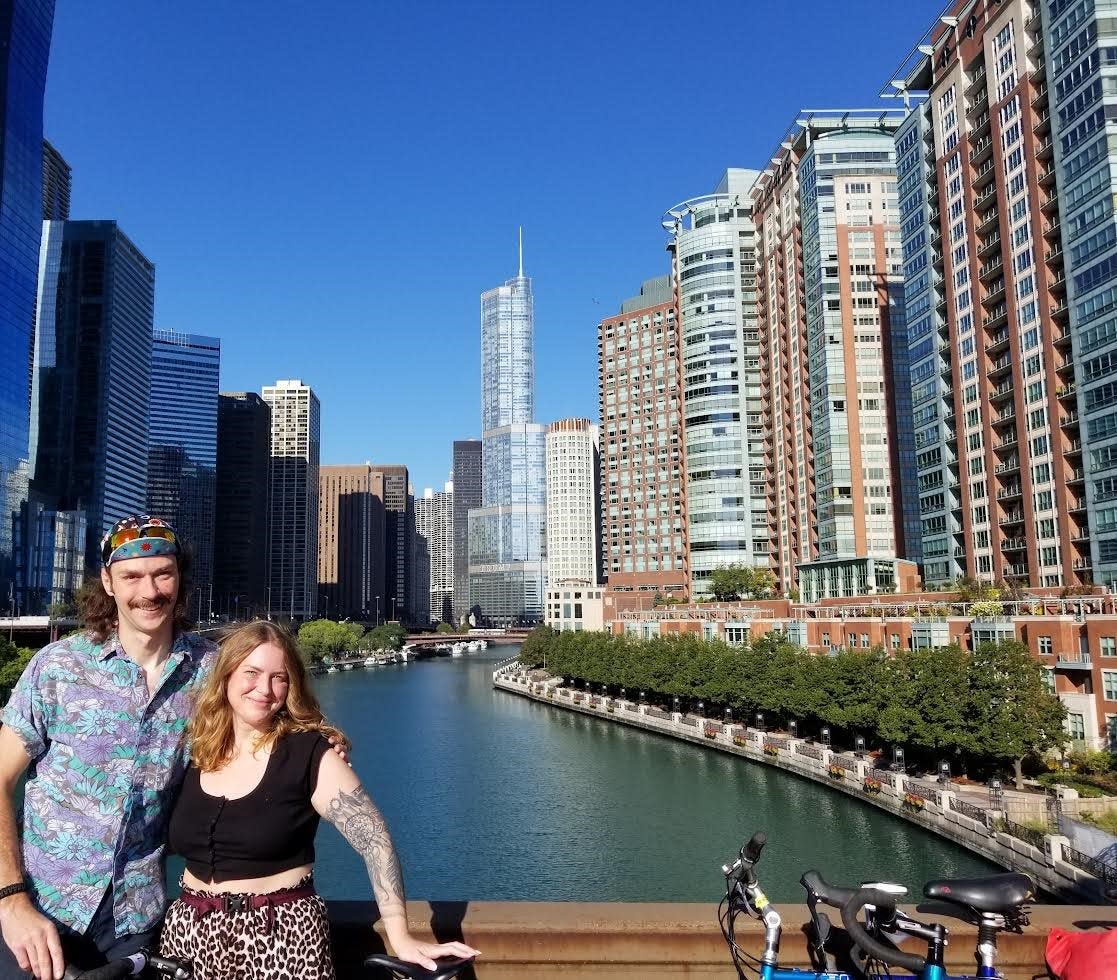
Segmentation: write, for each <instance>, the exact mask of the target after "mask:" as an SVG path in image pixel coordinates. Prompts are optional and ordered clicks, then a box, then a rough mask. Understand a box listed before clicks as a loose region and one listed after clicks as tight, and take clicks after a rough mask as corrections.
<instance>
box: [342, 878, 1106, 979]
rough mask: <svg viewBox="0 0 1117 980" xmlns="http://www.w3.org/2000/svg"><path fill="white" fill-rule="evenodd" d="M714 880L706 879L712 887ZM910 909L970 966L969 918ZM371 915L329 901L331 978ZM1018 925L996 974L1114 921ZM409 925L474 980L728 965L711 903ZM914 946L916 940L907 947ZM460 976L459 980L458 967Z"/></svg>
mask: <svg viewBox="0 0 1117 980" xmlns="http://www.w3.org/2000/svg"><path fill="white" fill-rule="evenodd" d="M716 884H717V883H716V882H715V883H714V885H715V887H716ZM777 908H778V909H779V912H780V915H781V916H782V917H783V920H784V933H783V943H782V948H781V962H782V963H783V964H784V965H786V966H789V967H800V968H806V967H807V966H808V965H809V963H808V959H807V951H806V942H805V935H804V933H803V924H804V923H805V922H806V920H807V911H806V908H805V907H804V906H802V905H780V906H777ZM906 908H907V909H908V911H909V912H911V913H912V914H913V915H916V916H923V917H929V918H940V919H942V920H943V921H945V922H947V924H948V925H949V928H950V935H951V942H950V945H949V946H948V947H947V969H948V971H949V972H950V973H952V974H968V973H972V972H974V959H973V950H974V944H975V941H976V928H975V927H974V926H972V925H970V924H968V923H964V922H962V921H961V920H956V919H952V918H946V917H944V916H940V915H937V914H936V913H935V912H934V911H931V910H927V911H919V908H918V907H916V906H906ZM375 916H376V910H375V906H374V905H373V904H372V903H361V902H331V903H330V920H331V928H332V930H333V942H334V949H335V962H336V963H337V966H338V977H339V980H358V978H365V980H369V978H371V977H372V975H371V974H369V973H367V972H364V971H362V970H361V969H360V962H361V960H362V959H363V957H364V956H366V955H367V954H368V953H370V952H372V951H373V950H374V949H382V948H383V943H382V941H381V939H380V937H379V935H378V934H377V933H376V932H374V930H373V929H371V928H370V923H371V922H372V921H373V919H374V917H375ZM1031 919H1032V922H1031V925H1030V926H1028V928H1027V929H1026V930H1025V932H1024V933H1023V934H1022V935H1014V934H1012V933H1003V934H1002V935H1001V937H1000V939H999V944H998V948H999V952H1000V955H999V959H998V963H999V965H1000V968H1001V971H1002V972H1003V974H1004V976H1005V980H1033V978H1035V977H1037V976H1039V977H1046V976H1047V972H1046V967H1045V965H1044V959H1043V950H1044V946H1045V944H1046V939H1047V933H1048V931H1049V930H1050V929H1051V928H1052V927H1054V926H1059V927H1062V928H1064V929H1088V928H1095V929H1102V928H1114V927H1117V909H1113V908H1099V907H1095V906H1068V905H1058V906H1056V905H1047V906H1037V907H1036V908H1035V909H1034V910H1033V911H1032V913H1031ZM411 920H412V930H413V931H414V932H415V934H416V935H425V936H432V937H436V938H438V939H440V940H448V939H454V938H461V939H464V940H465V941H466V942H467V943H469V944H470V945H472V946H474V947H476V948H477V949H480V950H481V952H482V956H481V958H480V959H479V960H478V961H477V966H476V969H475V970H474V971H473V977H474V978H475V980H505V978H507V980H512V978H518V980H533V978H536V977H538V978H549V977H556V976H560V975H561V976H563V977H578V978H579V980H640V978H645V977H682V976H685V977H688V978H703V980H705V978H711V980H712V978H719V980H731V978H735V977H736V974H735V973H734V971H733V967H732V964H731V963H730V960H729V951H728V949H727V948H726V945H725V942H724V941H723V939H722V937H721V932H720V930H719V929H718V921H717V907H716V905H714V904H709V905H705V904H628V903H574V902H431V903H424V902H421V901H414V900H413V901H412V902H411ZM737 935H738V939H739V941H743V943H742V944H743V945H744V946H745V948H747V949H749V950H750V951H751V952H753V953H757V954H758V953H759V952H760V951H761V950H762V948H763V930H762V928H761V927H760V925H759V924H758V923H756V922H754V921H753V920H751V919H747V918H746V917H744V916H742V917H741V918H739V919H738V932H737ZM911 949H912V950H913V951H915V950H917V949H918V944H916V945H913V946H912V947H911ZM466 980H469V975H468V971H467V974H466Z"/></svg>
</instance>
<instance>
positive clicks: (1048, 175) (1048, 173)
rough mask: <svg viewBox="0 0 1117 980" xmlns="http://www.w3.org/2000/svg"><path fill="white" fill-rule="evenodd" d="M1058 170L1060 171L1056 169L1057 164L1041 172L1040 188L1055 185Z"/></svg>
mask: <svg viewBox="0 0 1117 980" xmlns="http://www.w3.org/2000/svg"><path fill="white" fill-rule="evenodd" d="M1057 170H1058V167H1056V166H1055V164H1051V166H1049V167H1048V168H1047V169H1046V170H1042V171H1040V174H1039V184H1040V187H1050V186H1051V185H1052V184H1054V183H1055V172H1056V171H1057Z"/></svg>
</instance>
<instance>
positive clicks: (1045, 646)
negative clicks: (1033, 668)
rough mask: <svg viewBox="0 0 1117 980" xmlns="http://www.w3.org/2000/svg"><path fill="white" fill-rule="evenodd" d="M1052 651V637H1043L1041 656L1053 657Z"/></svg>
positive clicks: (1040, 641)
mask: <svg viewBox="0 0 1117 980" xmlns="http://www.w3.org/2000/svg"><path fill="white" fill-rule="evenodd" d="M1051 649H1052V648H1051V637H1049V636H1041V637H1040V638H1039V652H1040V656H1050V655H1051Z"/></svg>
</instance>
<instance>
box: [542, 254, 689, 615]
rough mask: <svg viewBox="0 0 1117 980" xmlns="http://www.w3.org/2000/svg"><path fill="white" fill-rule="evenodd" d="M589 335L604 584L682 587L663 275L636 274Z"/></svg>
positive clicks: (685, 576) (683, 514)
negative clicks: (635, 289)
mask: <svg viewBox="0 0 1117 980" xmlns="http://www.w3.org/2000/svg"><path fill="white" fill-rule="evenodd" d="M597 338H598V339H597V358H598V379H599V381H598V388H599V399H600V412H601V513H602V536H601V549H602V557H603V562H604V570H605V573H606V574H607V576H608V579H609V589H610V590H611V591H613V592H618V593H619V592H652V593H661V594H663V595H667V596H672V597H675V598H682V597H684V596H686V595H688V594H689V592H690V571H689V568H690V565H689V548H688V547H687V508H686V474H685V473H684V472H683V469H682V466H681V465H680V462H679V454H680V452H681V449H682V444H683V436H682V432H683V386H682V376H683V357H682V349H681V346H680V343H679V321H678V317H677V316H676V307H675V296H674V290H673V289H672V286H671V277H670V276H660V277H659V278H658V279H649V280H648V281H646V282H645V283H644V284H643V285H642V286H641V287H640V295H639V296H634V297H632V298H631V299H628V300H625V302H624V303H622V304H621V309H620V313H619V314H618V315H617V316H613V317H609V318H608V319H605V320H602V321H601V324H600V325H599V327H598V334H597ZM645 387H646V388H647V390H646V391H645ZM633 392H636V397H632V395H633ZM622 393H623V394H622ZM552 588H553V584H552Z"/></svg>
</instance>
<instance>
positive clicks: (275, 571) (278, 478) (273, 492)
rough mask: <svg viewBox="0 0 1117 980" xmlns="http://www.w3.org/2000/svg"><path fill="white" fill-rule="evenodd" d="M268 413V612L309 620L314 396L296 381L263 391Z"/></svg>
mask: <svg viewBox="0 0 1117 980" xmlns="http://www.w3.org/2000/svg"><path fill="white" fill-rule="evenodd" d="M263 397H264V401H265V402H267V403H268V406H269V407H270V408H271V464H270V475H269V494H268V585H267V589H268V599H267V603H268V612H269V614H270V615H276V616H287V617H290V618H291V619H303V620H306V619H313V618H314V616H315V615H316V612H317V609H318V464H319V451H320V445H321V442H320V429H319V426H320V414H321V409H320V405H319V402H318V396H317V395H315V394H314V392H313V391H312V390H311V388H310V386H309V385H305V384H303V383H302V381H301V380H299V379H298V378H291V379H285V380H279V381H276V383H275V384H274V385H266V386H265V387H264V390H263Z"/></svg>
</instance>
